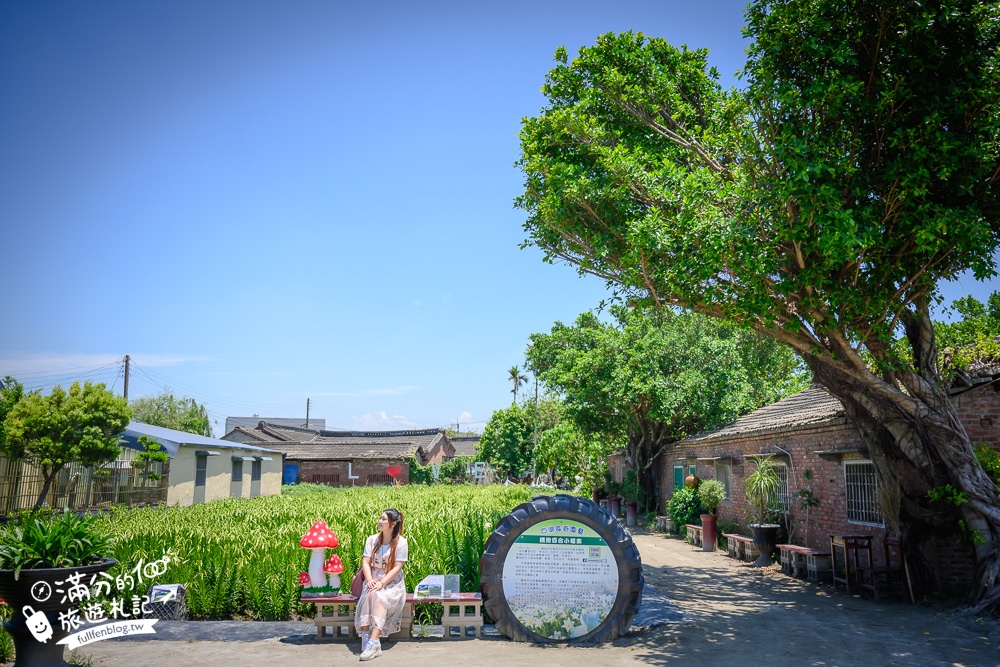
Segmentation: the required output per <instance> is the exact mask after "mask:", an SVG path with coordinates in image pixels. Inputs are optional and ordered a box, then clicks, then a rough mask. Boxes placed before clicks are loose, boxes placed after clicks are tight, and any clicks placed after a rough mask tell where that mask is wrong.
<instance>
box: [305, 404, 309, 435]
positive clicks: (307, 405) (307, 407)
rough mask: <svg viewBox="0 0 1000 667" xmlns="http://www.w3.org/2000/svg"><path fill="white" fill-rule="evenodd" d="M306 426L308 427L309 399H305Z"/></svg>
mask: <svg viewBox="0 0 1000 667" xmlns="http://www.w3.org/2000/svg"><path fill="white" fill-rule="evenodd" d="M306 428H309V399H308V398H307V399H306Z"/></svg>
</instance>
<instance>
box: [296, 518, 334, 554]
mask: <svg viewBox="0 0 1000 667" xmlns="http://www.w3.org/2000/svg"><path fill="white" fill-rule="evenodd" d="M338 544H340V542H338V541H337V536H336V535H334V534H333V531H332V530H330V528H329V526H327V525H326V521H317V522H316V523H314V524H313V525H312V528H310V529H309V531H308V532H307V533H306V534H305V535H303V536H302V539H301V540H299V546H302V547H305V548H306V549H333V548H334V547H336V546H337V545H338Z"/></svg>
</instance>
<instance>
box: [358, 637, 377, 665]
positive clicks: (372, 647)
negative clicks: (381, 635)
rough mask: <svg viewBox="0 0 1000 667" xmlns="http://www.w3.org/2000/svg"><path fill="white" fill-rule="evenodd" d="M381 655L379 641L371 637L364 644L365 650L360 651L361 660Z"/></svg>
mask: <svg viewBox="0 0 1000 667" xmlns="http://www.w3.org/2000/svg"><path fill="white" fill-rule="evenodd" d="M380 655H382V644H381V642H379V641H377V640H375V639H373V640H371V641H369V642H368V643H367V644H365V650H364V651H362V652H361V660H371V659H372V658H377V657H379V656H380Z"/></svg>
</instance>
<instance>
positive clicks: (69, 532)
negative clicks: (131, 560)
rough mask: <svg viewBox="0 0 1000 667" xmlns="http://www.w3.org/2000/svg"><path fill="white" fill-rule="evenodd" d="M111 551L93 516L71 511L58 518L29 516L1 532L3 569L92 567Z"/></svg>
mask: <svg viewBox="0 0 1000 667" xmlns="http://www.w3.org/2000/svg"><path fill="white" fill-rule="evenodd" d="M110 552H111V542H110V539H109V538H108V537H107V536H106V535H105V534H104V532H103V531H102V530H101V529H100V528H99V527H98V524H97V521H96V519H95V518H94V517H92V516H90V515H77V514H72V513H70V511H69V510H66V511H64V512H63V513H62V514H57V515H55V516H53V515H51V514H48V513H25V514H22V515H21V516H20V517H17V518H16V519H15V520H12V521H11V522H10V523H8V524H7V525H6V526H4V528H3V531H2V533H0V569H5V570H14V577H15V578H18V577H19V576H20V574H21V570H22V569H29V570H32V569H37V568H53V567H76V566H80V565H89V564H91V563H94V562H96V561H97V560H99V559H101V558H106V557H107V556H108V555H109V554H110Z"/></svg>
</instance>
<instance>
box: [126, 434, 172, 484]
mask: <svg viewBox="0 0 1000 667" xmlns="http://www.w3.org/2000/svg"><path fill="white" fill-rule="evenodd" d="M138 442H139V444H140V445H142V451H141V452H139V453H138V454H136V455H135V458H134V459H133V460H132V461H133V462H132V465H133V466H135V467H137V468H142V469H145V470H146V477H147V478H149V479H151V480H154V481H155V480H158V479H160V475H159V474H157V473H155V472H152V471H150V470H149V464H150V463H152V462H154V461H159V462H160V463H166V462H167V461H169V460H170V455H169V454H167V453H166V452H164V451H162V448H161V446H160V443H159V442H157V441H156V440H155V439H153V438H151V437H149V436H148V435H140V436H139V440H138Z"/></svg>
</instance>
